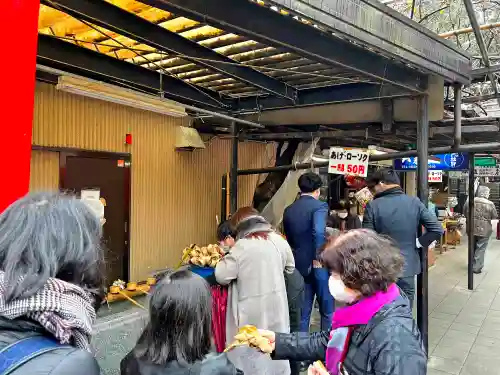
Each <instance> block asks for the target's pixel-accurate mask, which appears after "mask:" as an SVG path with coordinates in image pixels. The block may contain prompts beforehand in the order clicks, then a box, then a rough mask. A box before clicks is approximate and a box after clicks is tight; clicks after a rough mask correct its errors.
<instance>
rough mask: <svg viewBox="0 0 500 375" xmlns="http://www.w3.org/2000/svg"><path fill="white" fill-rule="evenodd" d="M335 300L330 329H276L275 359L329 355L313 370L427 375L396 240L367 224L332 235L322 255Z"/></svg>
mask: <svg viewBox="0 0 500 375" xmlns="http://www.w3.org/2000/svg"><path fill="white" fill-rule="evenodd" d="M320 259H321V261H322V263H323V264H324V265H325V267H327V268H328V269H329V271H330V280H329V287H330V291H331V293H332V295H333V296H334V297H335V300H336V301H341V302H344V303H345V304H346V305H345V307H343V308H339V309H337V310H336V311H335V313H334V316H333V321H332V329H331V331H323V332H317V333H292V334H287V333H273V332H269V331H262V332H263V334H264V335H266V336H268V337H269V338H270V339H272V340H270V341H274V342H275V350H274V353H273V358H274V359H289V360H294V361H308V360H312V361H316V360H325V358H326V361H325V362H326V368H327V371H326V370H321V369H319V368H316V367H312V366H311V367H310V368H309V374H310V375H315V374H316V375H323V374H330V375H342V374H348V375H378V374H384V375H403V374H404V375H425V374H426V373H427V356H426V354H425V351H424V349H423V347H422V342H421V338H420V333H419V331H418V328H417V326H416V324H415V323H414V321H413V317H412V313H411V310H410V307H409V306H410V305H409V302H408V299H407V298H406V297H405V295H404V294H402V293H401V291H400V289H399V288H398V287H397V285H396V280H397V279H398V277H399V275H400V274H401V271H402V267H403V259H402V257H401V255H400V253H399V250H398V249H397V247H395V246H394V244H393V242H392V241H391V240H389V239H387V238H385V237H381V236H379V235H377V234H376V233H375V232H372V231H370V230H366V229H357V230H352V231H349V232H347V233H345V234H342V235H340V236H337V237H333V238H331V239H330V241H329V242H328V243H327V245H326V246H325V247H324V249H323V251H322V252H321V254H320Z"/></svg>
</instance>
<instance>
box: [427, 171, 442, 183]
mask: <svg viewBox="0 0 500 375" xmlns="http://www.w3.org/2000/svg"><path fill="white" fill-rule="evenodd" d="M428 181H429V182H443V171H429V178H428Z"/></svg>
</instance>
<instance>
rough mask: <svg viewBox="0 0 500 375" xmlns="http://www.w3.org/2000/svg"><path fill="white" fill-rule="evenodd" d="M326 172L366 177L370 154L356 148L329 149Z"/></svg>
mask: <svg viewBox="0 0 500 375" xmlns="http://www.w3.org/2000/svg"><path fill="white" fill-rule="evenodd" d="M329 159H330V160H329V164H328V172H329V173H334V174H343V175H350V176H360V177H366V175H367V173H368V161H369V159H370V154H369V153H368V151H363V150H360V149H356V148H342V147H331V148H330V158H329Z"/></svg>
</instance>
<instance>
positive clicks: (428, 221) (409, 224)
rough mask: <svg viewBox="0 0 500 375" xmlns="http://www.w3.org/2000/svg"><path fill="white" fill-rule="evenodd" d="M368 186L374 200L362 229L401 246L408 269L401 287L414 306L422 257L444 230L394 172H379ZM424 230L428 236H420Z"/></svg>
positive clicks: (382, 170) (390, 170)
mask: <svg viewBox="0 0 500 375" xmlns="http://www.w3.org/2000/svg"><path fill="white" fill-rule="evenodd" d="M367 185H368V187H369V188H370V189H371V190H372V192H373V193H374V195H375V197H374V199H373V201H371V202H370V203H368V204H367V206H366V208H365V212H364V215H363V228H367V229H371V230H374V231H375V232H377V233H380V234H383V235H386V236H389V237H391V238H392V239H393V240H394V241H395V242H396V243H397V245H398V246H399V249H400V251H401V255H403V258H404V261H405V265H404V269H403V274H402V275H401V278H400V279H399V280H398V285H399V287H400V288H401V289H402V290H403V291H404V292H405V293H406V295H407V296H408V299H409V300H410V306H413V300H414V296H415V276H416V275H418V274H419V273H420V272H421V271H422V268H421V261H420V253H421V252H422V251H427V248H428V247H429V246H430V245H431V244H432V243H433V242H434V241H439V240H440V238H441V236H442V234H443V227H442V226H441V224H440V223H439V221H438V219H437V217H436V216H435V215H434V214H433V213H431V212H430V211H429V210H428V208H427V207H426V206H424V204H423V203H422V202H421V201H420V200H419V199H418V198H416V197H409V196H408V195H406V194H405V193H404V192H403V190H402V189H401V187H400V181H399V177H398V175H397V174H396V172H395V171H394V170H392V169H390V168H386V169H380V170H378V171H376V172H375V173H373V174H372V175H370V176H368V179H367ZM422 226H423V227H424V228H425V232H424V233H423V234H420V233H419V232H420V230H421V228H422Z"/></svg>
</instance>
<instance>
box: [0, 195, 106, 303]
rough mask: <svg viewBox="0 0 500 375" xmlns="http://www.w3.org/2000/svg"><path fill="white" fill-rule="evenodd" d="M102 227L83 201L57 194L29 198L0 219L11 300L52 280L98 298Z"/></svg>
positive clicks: (0, 266)
mask: <svg viewBox="0 0 500 375" xmlns="http://www.w3.org/2000/svg"><path fill="white" fill-rule="evenodd" d="M101 235H102V226H101V224H100V222H99V218H97V217H96V216H95V214H93V213H92V211H91V210H90V209H89V208H88V207H87V205H86V204H85V203H83V202H82V201H80V200H78V199H76V198H75V197H73V196H69V195H65V194H60V193H35V194H29V195H27V196H25V197H23V198H21V199H19V200H18V201H16V202H14V203H13V204H12V205H11V206H10V207H8V208H7V209H6V210H5V211H4V212H3V213H2V214H1V215H0V270H2V271H3V272H5V275H4V278H5V279H4V280H5V284H6V285H7V290H6V291H5V294H4V298H5V299H6V301H12V300H15V299H18V298H26V297H30V296H32V295H34V294H35V293H36V292H38V291H39V290H40V289H41V288H42V287H43V285H44V284H45V283H46V282H47V280H48V279H49V278H51V277H54V278H58V279H61V280H63V281H66V282H69V283H72V284H75V285H78V286H81V287H83V288H84V289H87V290H88V291H89V292H92V294H94V295H99V294H100V293H101V291H102V288H103V285H104V267H103V266H104V260H103V250H102V248H101Z"/></svg>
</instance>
